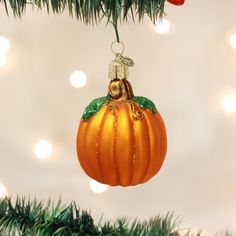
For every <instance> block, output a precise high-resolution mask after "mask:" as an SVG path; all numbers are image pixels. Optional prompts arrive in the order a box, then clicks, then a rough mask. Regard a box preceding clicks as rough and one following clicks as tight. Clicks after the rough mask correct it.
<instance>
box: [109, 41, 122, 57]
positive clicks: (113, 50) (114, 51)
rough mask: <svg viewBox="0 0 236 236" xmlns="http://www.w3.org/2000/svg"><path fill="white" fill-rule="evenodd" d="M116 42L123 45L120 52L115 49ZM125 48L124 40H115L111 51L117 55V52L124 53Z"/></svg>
mask: <svg viewBox="0 0 236 236" xmlns="http://www.w3.org/2000/svg"><path fill="white" fill-rule="evenodd" d="M115 44H118V45H121V46H122V48H121V50H120V51H119V52H118V51H116V50H115V49H114V46H115ZM124 50H125V44H124V43H123V42H121V41H120V42H118V41H114V42H113V43H112V44H111V51H112V52H113V53H114V54H115V55H117V54H120V55H122V54H123V52H124Z"/></svg>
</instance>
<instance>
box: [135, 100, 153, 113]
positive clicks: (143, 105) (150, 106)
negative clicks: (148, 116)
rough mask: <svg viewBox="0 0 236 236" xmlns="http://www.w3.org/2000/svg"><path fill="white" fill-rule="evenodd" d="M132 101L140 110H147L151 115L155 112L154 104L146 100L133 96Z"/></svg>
mask: <svg viewBox="0 0 236 236" xmlns="http://www.w3.org/2000/svg"><path fill="white" fill-rule="evenodd" d="M132 100H133V101H135V102H136V103H138V105H139V106H140V107H141V108H142V109H149V110H150V111H151V112H153V113H155V112H157V109H156V106H155V104H154V103H153V102H152V101H151V100H149V99H148V98H145V97H137V96H134V97H132Z"/></svg>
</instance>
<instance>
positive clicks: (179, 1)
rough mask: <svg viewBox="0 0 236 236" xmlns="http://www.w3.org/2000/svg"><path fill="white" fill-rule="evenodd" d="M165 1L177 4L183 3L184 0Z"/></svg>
mask: <svg viewBox="0 0 236 236" xmlns="http://www.w3.org/2000/svg"><path fill="white" fill-rule="evenodd" d="M167 1H168V2H170V3H172V4H174V5H177V6H180V5H183V4H184V2H185V0H167Z"/></svg>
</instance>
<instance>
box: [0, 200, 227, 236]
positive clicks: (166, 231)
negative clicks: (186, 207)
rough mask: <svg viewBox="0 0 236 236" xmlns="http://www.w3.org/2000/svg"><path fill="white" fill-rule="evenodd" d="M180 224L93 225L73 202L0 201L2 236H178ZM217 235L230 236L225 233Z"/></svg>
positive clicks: (161, 220) (161, 219)
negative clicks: (63, 204) (66, 203)
mask: <svg viewBox="0 0 236 236" xmlns="http://www.w3.org/2000/svg"><path fill="white" fill-rule="evenodd" d="M179 223H180V222H179V220H177V219H176V220H175V219H174V218H173V214H169V213H168V214H167V215H166V216H160V215H158V216H156V217H154V218H151V219H150V220H149V221H143V222H141V221H138V220H137V219H136V220H134V221H133V222H129V221H127V220H126V219H124V218H123V219H118V220H116V222H115V223H111V222H105V223H101V222H99V223H98V224H95V223H94V220H93V218H92V216H91V214H90V213H89V212H88V211H84V210H80V209H79V207H78V205H77V204H76V203H75V202H73V203H71V204H69V205H68V206H62V205H61V200H59V201H58V203H57V204H56V205H54V204H53V203H52V202H51V201H50V200H49V201H48V203H47V204H46V205H44V204H43V203H42V202H39V201H37V200H36V199H35V200H34V201H30V199H28V200H26V199H25V198H19V197H17V199H16V201H15V203H14V204H13V201H12V200H11V199H10V198H4V199H0V235H1V236H2V235H7V236H15V235H20V236H180V234H179V233H178V232H177V229H178V228H179ZM200 235H201V233H197V234H195V236H200ZM218 235H221V236H223V235H225V236H230V234H229V233H227V232H226V233H222V234H218ZM185 236H193V234H191V233H190V232H188V233H186V234H185Z"/></svg>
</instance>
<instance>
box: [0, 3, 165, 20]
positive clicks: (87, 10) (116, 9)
mask: <svg viewBox="0 0 236 236" xmlns="http://www.w3.org/2000/svg"><path fill="white" fill-rule="evenodd" d="M0 3H2V4H3V5H4V7H5V10H6V12H7V14H8V13H9V8H11V9H12V11H13V13H14V15H15V16H16V17H21V16H22V15H23V14H24V12H25V11H26V9H27V6H32V7H34V8H37V9H39V10H42V9H43V8H46V9H47V11H48V12H50V10H51V11H52V12H53V13H55V14H60V13H62V12H64V11H66V10H68V11H69V14H70V15H71V16H72V17H76V18H77V19H78V20H81V21H82V22H84V23H86V24H89V23H92V24H94V23H98V22H100V20H101V19H102V18H103V17H106V18H107V20H108V21H109V22H112V23H113V24H117V22H118V20H120V21H121V22H123V21H127V20H128V19H129V18H131V19H133V20H134V19H135V16H136V15H138V18H139V20H140V21H141V20H142V19H143V17H144V15H145V14H147V15H148V16H149V17H150V18H151V20H152V21H155V20H156V19H157V18H158V17H159V16H162V15H163V13H164V4H165V0H145V1H144V0H8V1H7V0H0Z"/></svg>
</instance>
